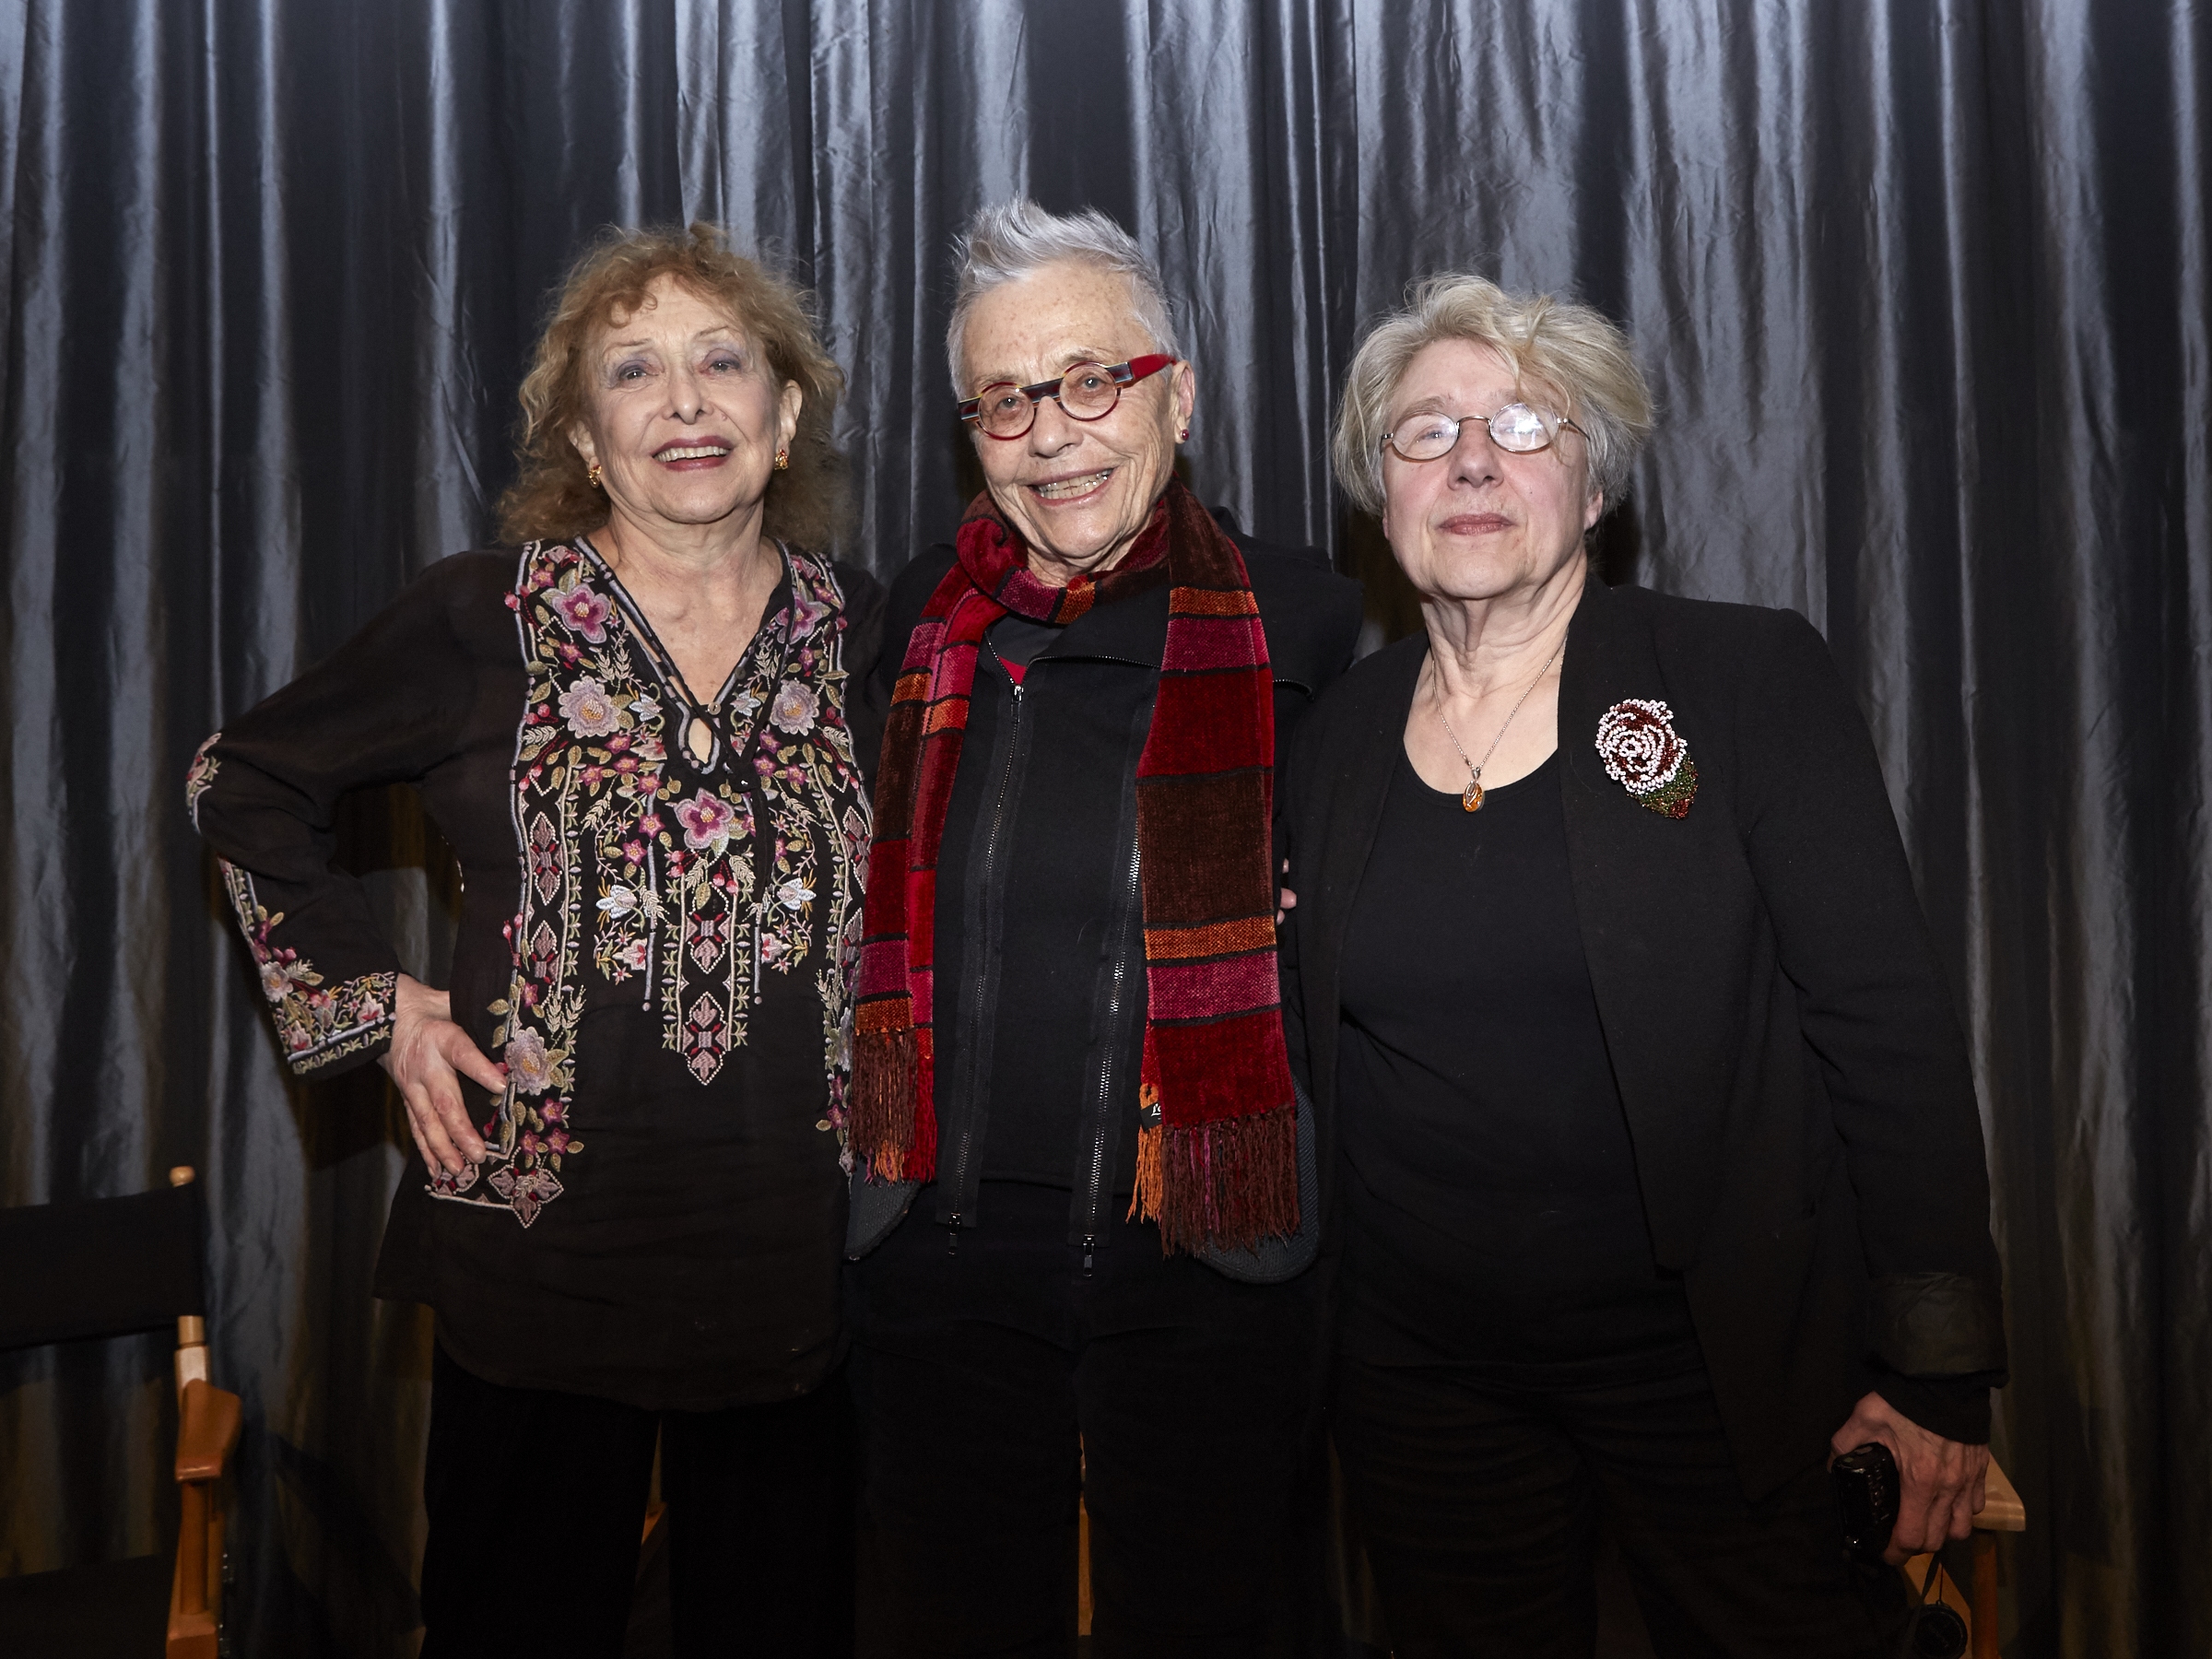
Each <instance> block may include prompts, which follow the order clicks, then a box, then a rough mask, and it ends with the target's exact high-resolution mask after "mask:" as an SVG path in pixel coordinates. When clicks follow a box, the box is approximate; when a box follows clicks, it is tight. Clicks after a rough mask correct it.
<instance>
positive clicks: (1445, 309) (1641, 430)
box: [1334, 271, 1652, 513]
mask: <svg viewBox="0 0 2212 1659" xmlns="http://www.w3.org/2000/svg"><path fill="white" fill-rule="evenodd" d="M1440 340H1465V341H1467V342H1468V343H1470V344H1472V345H1476V346H1485V347H1488V348H1489V349H1490V350H1492V351H1495V352H1496V353H1497V354H1498V355H1499V356H1500V357H1501V358H1503V359H1505V360H1506V361H1507V362H1508V363H1509V364H1511V365H1512V371H1513V382H1514V384H1515V385H1516V386H1517V387H1519V388H1521V391H1522V395H1523V396H1526V395H1528V388H1529V387H1531V386H1535V387H1540V388H1542V389H1543V391H1544V392H1545V393H1547V394H1549V395H1551V396H1553V397H1556V398H1558V399H1559V401H1560V402H1561V403H1562V404H1564V405H1565V407H1564V408H1563V409H1561V410H1560V411H1559V413H1561V414H1563V415H1566V416H1568V417H1569V418H1571V419H1572V420H1573V422H1574V424H1575V425H1576V426H1577V427H1580V428H1581V429H1582V431H1583V437H1584V438H1585V439H1586V440H1588V442H1589V450H1590V486H1591V488H1594V489H1596V490H1600V491H1602V492H1603V493H1604V495H1605V499H1606V511H1607V512H1610V511H1611V510H1612V509H1613V507H1614V505H1615V504H1616V503H1617V502H1618V501H1619V500H1620V498H1621V495H1622V492H1623V491H1625V490H1626V489H1627V488H1628V484H1629V468H1630V466H1631V465H1634V463H1635V460H1636V453H1637V451H1639V450H1641V448H1642V447H1643V442H1644V440H1645V439H1647V438H1649V437H1650V436H1651V433H1652V391H1651V387H1650V386H1649V385H1647V384H1646V383H1645V382H1644V378H1643V371H1641V369H1639V368H1637V366H1636V352H1635V347H1632V346H1631V345H1630V342H1629V336H1628V335H1626V334H1624V333H1622V332H1621V330H1620V329H1619V328H1618V326H1616V325H1615V324H1614V323H1613V321H1612V319H1611V318H1609V317H1607V316H1606V314H1605V313H1604V312H1600V311H1597V310H1595V309H1594V308H1593V307H1591V306H1587V305H1578V304H1576V303H1575V302H1574V301H1572V300H1555V299H1553V298H1552V297H1551V296H1550V295H1549V294H1513V293H1508V292H1507V291H1506V290H1505V289H1504V288H1500V287H1499V286H1498V285H1497V284H1496V283H1494V282H1492V281H1490V280H1488V278H1487V277H1477V276H1475V275H1473V274H1472V273H1470V272H1465V271H1446V272H1444V273H1442V274H1441V275H1440V276H1435V277H1425V278H1423V279H1422V280H1421V281H1419V282H1417V283H1415V284H1414V285H1413V287H1412V288H1409V289H1408V290H1407V291H1406V306H1405V309H1404V310H1402V311H1396V312H1392V313H1391V314H1390V315H1389V316H1387V317H1384V318H1383V319H1382V321H1381V322H1379V323H1377V324H1375V325H1374V326H1373V327H1372V328H1371V329H1370V330H1369V331H1368V335H1367V338H1366V339H1364V340H1362V341H1360V343H1359V350H1357V351H1356V352H1354V353H1353V354H1352V364H1351V368H1350V369H1349V370H1348V371H1347V372H1346V375H1345V385H1344V406H1343V408H1342V409H1341V410H1340V411H1339V412H1338V414H1337V417H1336V437H1335V446H1334V458H1335V463H1336V476H1337V477H1338V478H1339V479H1341V480H1342V481H1343V484H1344V487H1345V488H1346V489H1347V491H1349V492H1350V494H1351V497H1352V499H1353V500H1355V501H1357V502H1358V503H1359V505H1360V506H1362V507H1364V508H1366V509H1367V511H1368V512H1376V513H1379V512H1382V440H1383V437H1384V436H1385V434H1386V433H1387V432H1388V431H1389V428H1390V400H1391V398H1392V397H1393V396H1394V394H1396V392H1397V389H1398V382H1400V381H1402V380H1403V379H1405V377H1406V370H1407V369H1408V368H1409V367H1411V366H1412V363H1413V359H1415V358H1416V357H1418V355H1420V353H1421V351H1422V350H1423V349H1424V348H1426V347H1430V346H1433V345H1435V344H1436V343H1437V342H1438V341H1440ZM1477 412H1478V411H1477Z"/></svg>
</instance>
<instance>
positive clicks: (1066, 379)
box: [976, 363, 1122, 438]
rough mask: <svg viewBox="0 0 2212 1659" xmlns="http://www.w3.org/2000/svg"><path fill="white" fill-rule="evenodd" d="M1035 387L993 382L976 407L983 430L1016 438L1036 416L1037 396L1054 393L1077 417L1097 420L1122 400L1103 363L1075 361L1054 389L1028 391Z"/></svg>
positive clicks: (999, 435)
mask: <svg viewBox="0 0 2212 1659" xmlns="http://www.w3.org/2000/svg"><path fill="white" fill-rule="evenodd" d="M1036 390H1037V388H1035V387H1022V386H1014V385H1001V386H994V387H992V388H991V389H990V391H988V392H987V393H985V394H983V398H982V404H981V406H979V407H978V409H977V410H976V416H977V418H978V419H980V420H981V421H982V428H983V430H984V431H986V432H989V433H991V434H992V435H993V436H994V437H997V438H1018V437H1019V436H1020V435H1021V434H1022V433H1024V432H1026V431H1028V430H1029V429H1030V423H1031V422H1032V421H1034V420H1035V419H1036V418H1037V403H1038V401H1039V398H1044V397H1052V396H1054V395H1057V396H1058V397H1059V399H1060V406H1061V407H1062V408H1064V409H1065V410H1066V411H1067V412H1068V413H1069V414H1070V415H1072V416H1074V417H1075V418H1077V420H1096V419H1098V418H1100V416H1102V415H1104V414H1105V413H1106V411H1107V410H1109V409H1111V408H1112V407H1113V406H1114V405H1115V404H1116V403H1117V402H1119V401H1120V400H1121V395H1122V389H1121V387H1120V386H1119V385H1118V384H1116V383H1115V382H1114V378H1113V376H1112V374H1110V373H1109V372H1107V370H1106V366H1105V365H1104V364H1102V363H1077V365H1076V366H1075V367H1074V368H1073V369H1070V370H1069V371H1067V372H1066V373H1065V374H1064V375H1062V376H1061V377H1060V384H1059V387H1058V388H1057V391H1056V393H1055V392H1053V391H1045V392H1041V393H1040V394H1039V398H1032V397H1031V396H1030V393H1031V392H1033V391H1036Z"/></svg>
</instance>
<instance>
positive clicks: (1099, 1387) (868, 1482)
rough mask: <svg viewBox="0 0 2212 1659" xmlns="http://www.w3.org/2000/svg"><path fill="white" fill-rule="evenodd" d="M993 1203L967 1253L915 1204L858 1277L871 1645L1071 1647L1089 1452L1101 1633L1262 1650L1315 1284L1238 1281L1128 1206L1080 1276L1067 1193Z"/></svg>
mask: <svg viewBox="0 0 2212 1659" xmlns="http://www.w3.org/2000/svg"><path fill="white" fill-rule="evenodd" d="M984 1200H985V1201H984V1203H983V1205H982V1211H983V1218H984V1219H983V1224H982V1226H981V1227H979V1228H977V1229H975V1230H973V1231H972V1232H964V1233H963V1235H962V1237H961V1239H960V1242H959V1252H958V1253H957V1254H952V1253H947V1234H946V1231H945V1230H944V1229H942V1228H938V1227H935V1226H933V1225H931V1224H930V1223H929V1222H928V1221H927V1220H926V1218H923V1217H920V1216H915V1217H910V1218H908V1220H907V1221H906V1223H905V1224H904V1225H903V1226H902V1227H901V1228H900V1230H899V1231H898V1232H896V1233H894V1234H893V1235H892V1237H891V1238H890V1239H889V1240H888V1241H886V1242H885V1243H884V1244H883V1246H882V1247H881V1248H880V1249H879V1250H877V1253H875V1254H874V1255H872V1256H870V1257H869V1258H868V1259H867V1260H866V1261H865V1262H862V1263H860V1264H859V1265H857V1266H856V1268H855V1269H854V1270H853V1275H852V1277H851V1280H850V1284H851V1287H852V1292H853V1293H852V1295H851V1296H850V1298H849V1299H848V1307H849V1308H850V1309H851V1312H852V1320H853V1340H854V1344H855V1350H854V1363H855V1366H856V1374H857V1379H858V1383H859V1398H860V1402H861V1407H862V1411H863V1427H862V1436H861V1438H862V1445H863V1448H864V1451H863V1469H864V1472H863V1477H862V1492H863V1497H862V1538H863V1553H862V1574H863V1578H862V1585H861V1594H860V1602H861V1652H862V1653H867V1654H871V1655H877V1654H881V1655H892V1654H896V1655H899V1656H900V1659H924V1656H949V1655H956V1654H958V1655H982V1654H991V1655H1007V1656H1013V1655H1020V1656H1022V1659H1029V1656H1031V1655H1037V1656H1043V1655H1050V1656H1051V1659H1065V1655H1066V1654H1068V1653H1071V1652H1072V1651H1073V1648H1074V1637H1075V1600H1076V1597H1075V1561H1076V1531H1075V1522H1076V1502H1077V1493H1078V1467H1079V1464H1078V1458H1079V1454H1081V1453H1087V1454H1088V1464H1089V1475H1088V1507H1089V1511H1090V1520H1091V1574H1092V1578H1091V1584H1092V1593H1093V1608H1094V1615H1093V1622H1092V1639H1091V1645H1092V1651H1093V1653H1095V1654H1096V1655H1098V1656H1099V1659H1121V1656H1123V1655H1133V1654H1143V1655H1146V1656H1147V1659H1176V1656H1178V1655H1182V1654H1190V1655H1198V1654H1204V1655H1206V1659H1240V1656H1241V1655H1246V1654H1257V1653H1260V1652H1261V1650H1262V1645H1263V1640H1264V1638H1263V1635H1262V1632H1263V1631H1264V1630H1265V1629H1266V1627H1267V1625H1268V1621H1269V1616H1270V1614H1271V1613H1272V1612H1273V1611H1274V1609H1275V1606H1276V1604H1277V1602H1278V1601H1279V1599H1280V1598H1281V1596H1282V1594H1284V1593H1285V1591H1286V1589H1287V1586H1286V1585H1285V1584H1284V1583H1282V1580H1283V1579H1284V1578H1285V1577H1286V1576H1287V1575H1288V1565H1289V1563H1290V1562H1291V1561H1292V1560H1293V1559H1294V1557H1293V1551H1292V1549H1291V1548H1290V1547H1289V1544H1288V1540H1289V1539H1290V1537H1291V1535H1292V1533H1293V1530H1294V1527H1293V1524H1294V1517H1293V1516H1292V1515H1291V1513H1290V1509H1291V1497H1292V1494H1293V1492H1294V1490H1300V1489H1305V1488H1301V1487H1300V1475H1301V1473H1302V1472H1303V1466H1304V1460H1305V1459H1306V1458H1308V1457H1309V1456H1311V1455H1312V1451H1313V1446H1314V1436H1313V1432H1312V1430H1313V1426H1314V1404H1315V1399H1316V1395H1317V1392H1318V1391H1317V1387H1316V1381H1317V1373H1318V1371H1319V1369H1320V1367H1319V1355H1318V1340H1319V1330H1318V1317H1319V1306H1318V1301H1317V1298H1316V1287H1315V1285H1314V1284H1313V1283H1312V1281H1311V1279H1310V1278H1309V1279H1307V1280H1297V1281H1293V1282H1291V1283H1289V1284H1287V1285H1270V1286H1255V1285H1240V1284H1237V1283H1235V1282H1233V1281H1231V1280H1229V1279H1226V1278H1223V1277H1221V1276H1220V1275H1218V1274H1216V1273H1215V1272H1213V1271H1212V1270H1211V1269H1210V1268H1207V1267H1206V1266H1204V1265H1200V1264H1199V1263H1197V1262H1194V1261H1192V1260H1190V1259H1189V1258H1187V1257H1174V1258H1168V1259H1163V1258H1162V1257H1161V1255H1160V1253H1159V1237H1158V1235H1157V1234H1156V1233H1155V1232H1153V1230H1151V1229H1149V1228H1142V1227H1124V1228H1122V1229H1120V1230H1117V1234H1116V1237H1115V1239H1114V1241H1113V1242H1112V1245H1111V1246H1110V1247H1108V1248H1106V1249H1103V1250H1100V1251H1099V1252H1097V1253H1095V1255H1094V1258H1093V1267H1092V1271H1091V1274H1090V1276H1089V1277H1085V1276H1084V1273H1083V1270H1082V1266H1081V1254H1080V1253H1078V1252H1076V1251H1072V1250H1070V1249H1069V1247H1068V1246H1067V1244H1066V1230H1067V1204H1068V1198H1067V1194H1065V1192H1061V1191H1057V1190H1055V1189H1052V1188H1042V1187H1039V1188H1027V1187H1020V1186H1016V1185H1014V1184H1012V1183H999V1182H993V1183H990V1185H989V1186H988V1187H987V1188H986V1191H985V1194H984ZM1078 1437H1079V1438H1078Z"/></svg>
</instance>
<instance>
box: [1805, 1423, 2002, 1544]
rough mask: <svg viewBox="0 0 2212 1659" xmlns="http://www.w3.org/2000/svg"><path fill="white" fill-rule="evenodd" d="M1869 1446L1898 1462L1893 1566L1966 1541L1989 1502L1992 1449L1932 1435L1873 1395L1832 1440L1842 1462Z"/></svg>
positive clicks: (1830, 1438) (1891, 1536)
mask: <svg viewBox="0 0 2212 1659" xmlns="http://www.w3.org/2000/svg"><path fill="white" fill-rule="evenodd" d="M1868 1441H1880V1442H1881V1443H1882V1444H1883V1445H1885V1446H1887V1447H1888V1448H1889V1454H1890V1455H1891V1456H1892V1457H1894V1458H1896V1459H1897V1477H1898V1500H1897V1530H1896V1531H1895V1532H1893V1533H1891V1534H1890V1535H1889V1547H1888V1549H1886V1550H1884V1551H1883V1552H1882V1559H1883V1560H1885V1561H1887V1562H1888V1563H1889V1564H1890V1565H1891V1566H1892V1567H1894V1566H1896V1565H1897V1564H1898V1563H1900V1561H1904V1560H1908V1559H1911V1558H1912V1557H1913V1556H1916V1555H1920V1554H1922V1553H1924V1551H1927V1550H1932V1549H1941V1548H1942V1547H1943V1546H1944V1542H1945V1540H1946V1539H1949V1538H1963V1537H1965V1536H1966V1535H1967V1534H1968V1533H1969V1532H1971V1531H1972V1530H1973V1523H1974V1517H1975V1516H1976V1515H1977V1514H1979V1513H1980V1512H1981V1510H1982V1506H1983V1503H1985V1502H1986V1501H1987V1500H1988V1496H1987V1493H1986V1492H1985V1490H1984V1489H1983V1485H1984V1481H1985V1480H1986V1478H1987V1477H1988V1474H1989V1448H1988V1447H1987V1446H1968V1445H1962V1444H1960V1443H1959V1441H1949V1440H1945V1439H1944V1438H1943V1436H1941V1435H1940V1434H1931V1433H1929V1432H1928V1430H1925V1429H1923V1428H1922V1427H1921V1426H1920V1425H1919V1424H1918V1423H1915V1422H1914V1421H1912V1418H1907V1417H1900V1416H1899V1415H1898V1413H1897V1412H1896V1411H1895V1410H1894V1409H1893V1408H1892V1407H1891V1406H1890V1405H1889V1402H1888V1401H1887V1400H1885V1399H1883V1398H1882V1396H1881V1395H1880V1394H1868V1395H1867V1396H1866V1397H1865V1399H1863V1400H1861V1401H1860V1402H1859V1403H1858V1405H1857V1406H1854V1407H1853V1409H1852V1413H1851V1418H1850V1420H1849V1421H1848V1422H1846V1423H1845V1424H1844V1425H1843V1427H1842V1428H1841V1429H1839V1430H1836V1431H1835V1433H1834V1434H1832V1435H1830V1437H1829V1441H1828V1444H1829V1449H1830V1451H1831V1452H1833V1453H1834V1454H1835V1455H1836V1456H1838V1457H1841V1456H1842V1455H1843V1453H1846V1452H1852V1451H1855V1450H1857V1449H1858V1448H1859V1447H1861V1446H1864V1445H1865V1444H1866V1443H1867V1442H1868Z"/></svg>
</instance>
